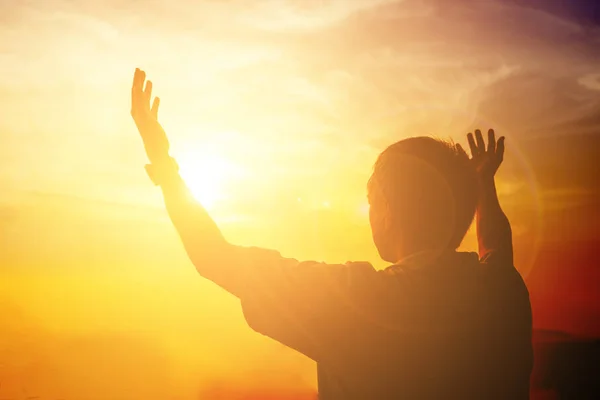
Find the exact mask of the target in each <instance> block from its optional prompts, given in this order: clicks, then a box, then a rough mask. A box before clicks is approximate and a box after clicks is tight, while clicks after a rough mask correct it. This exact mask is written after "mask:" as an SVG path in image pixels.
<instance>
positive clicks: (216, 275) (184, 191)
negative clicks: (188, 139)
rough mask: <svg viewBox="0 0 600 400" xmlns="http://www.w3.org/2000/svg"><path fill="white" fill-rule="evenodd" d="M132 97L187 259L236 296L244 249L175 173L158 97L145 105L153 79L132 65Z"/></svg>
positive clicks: (153, 175)
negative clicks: (226, 234)
mask: <svg viewBox="0 0 600 400" xmlns="http://www.w3.org/2000/svg"><path fill="white" fill-rule="evenodd" d="M131 95H132V104H131V115H132V117H133V119H134V121H135V124H136V126H137V128H138V131H139V133H140V135H141V137H142V140H143V142H144V147H145V149H146V154H147V156H148V159H149V161H150V164H148V165H147V166H146V170H147V172H148V175H149V176H150V178H151V179H152V181H153V182H154V183H155V184H156V185H158V186H160V188H161V190H162V193H163V197H164V201H165V205H166V208H167V212H168V214H169V217H170V219H171V221H172V222H173V225H174V226H175V229H176V230H177V232H178V234H179V236H180V238H181V241H182V242H183V245H184V248H185V250H186V252H187V254H188V256H189V258H190V260H191V261H192V263H193V264H194V266H195V267H196V269H197V270H198V272H199V273H200V274H201V275H202V276H204V277H205V278H207V279H210V280H212V281H213V282H215V283H216V284H218V285H220V286H221V287H223V288H224V289H226V290H228V291H229V292H231V293H233V294H235V295H239V293H240V290H241V289H240V285H241V284H242V282H241V279H239V278H238V277H239V276H240V275H241V274H236V273H235V271H234V270H235V269H236V267H238V268H240V269H241V268H242V267H243V265H241V264H242V263H243V262H245V257H244V253H245V250H246V249H245V248H243V247H238V246H233V245H231V244H229V243H228V242H227V241H226V240H225V238H224V237H223V235H222V233H221V231H220V229H219V228H218V226H217V224H216V223H215V221H214V220H213V219H212V218H211V217H210V215H209V214H208V213H207V212H206V210H205V209H204V207H202V205H200V203H198V202H197V201H195V199H194V198H193V197H192V195H191V193H190V191H189V190H188V188H187V186H186V184H185V182H184V181H183V179H182V178H181V176H180V175H179V171H178V167H177V164H176V162H175V160H174V159H173V158H171V157H170V156H169V141H168V140H167V136H166V134H165V131H164V130H163V128H162V126H161V125H160V123H159V122H158V119H157V117H158V107H159V104H160V100H159V99H158V98H156V99H154V102H153V103H152V107H150V100H151V97H152V82H151V81H147V82H146V74H145V73H144V71H141V70H139V69H136V71H135V74H134V79H133V86H132V91H131ZM206 173H210V172H209V171H207V172H206Z"/></svg>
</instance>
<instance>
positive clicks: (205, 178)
mask: <svg viewBox="0 0 600 400" xmlns="http://www.w3.org/2000/svg"><path fill="white" fill-rule="evenodd" d="M177 162H178V163H179V167H180V170H181V176H182V177H183V179H184V180H185V182H186V184H187V185H188V187H189V188H190V191H191V192H192V194H193V196H194V198H195V199H196V200H198V201H199V202H200V203H201V204H202V205H203V206H204V207H205V208H206V209H208V210H210V209H214V207H215V206H216V205H217V204H218V203H219V201H221V200H224V199H225V198H227V195H226V189H225V188H226V186H227V183H228V181H229V180H230V179H231V178H232V177H233V176H234V174H235V171H236V168H235V165H234V164H233V163H232V162H230V161H229V160H227V159H226V158H224V157H221V156H219V155H217V154H214V153H211V154H206V153H205V154H203V153H202V152H195V151H190V152H186V153H182V154H179V155H178V156H177Z"/></svg>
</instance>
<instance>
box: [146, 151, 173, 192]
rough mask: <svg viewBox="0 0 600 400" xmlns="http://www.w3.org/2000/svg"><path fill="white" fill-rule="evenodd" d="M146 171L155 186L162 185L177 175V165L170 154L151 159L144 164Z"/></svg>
mask: <svg viewBox="0 0 600 400" xmlns="http://www.w3.org/2000/svg"><path fill="white" fill-rule="evenodd" d="M146 173H147V174H148V177H149V178H150V180H151V181H152V183H154V185H156V186H163V185H165V184H167V183H168V182H170V181H173V179H175V178H177V177H179V165H178V164H177V162H176V161H175V159H174V158H173V157H171V156H167V157H162V158H160V159H155V160H153V161H152V162H151V163H150V164H147V165H146Z"/></svg>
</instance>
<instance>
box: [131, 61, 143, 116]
mask: <svg viewBox="0 0 600 400" xmlns="http://www.w3.org/2000/svg"><path fill="white" fill-rule="evenodd" d="M145 80H146V73H145V72H144V71H142V70H141V69H139V68H136V69H135V73H134V74H133V84H132V86H131V115H135V114H138V113H139V112H140V111H142V107H143V104H144V92H143V88H144V81H145Z"/></svg>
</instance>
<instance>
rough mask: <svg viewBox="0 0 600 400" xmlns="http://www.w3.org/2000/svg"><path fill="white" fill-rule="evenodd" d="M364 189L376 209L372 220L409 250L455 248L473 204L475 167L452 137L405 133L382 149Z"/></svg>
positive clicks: (460, 239) (474, 199)
mask: <svg viewBox="0 0 600 400" xmlns="http://www.w3.org/2000/svg"><path fill="white" fill-rule="evenodd" d="M367 191H368V197H369V203H370V204H371V207H372V208H373V211H374V212H377V213H379V214H380V219H379V222H377V223H383V224H385V225H386V227H387V229H389V230H388V231H386V234H387V235H390V234H392V235H397V237H393V238H391V239H392V240H399V241H401V243H402V244H403V245H404V246H407V247H408V248H410V249H412V250H413V251H423V250H430V249H440V248H445V249H448V248H451V249H452V250H455V249H456V248H458V247H459V246H460V243H461V242H462V240H463V238H464V236H465V235H466V233H467V231H468V229H469V227H470V226H471V223H472V222H473V217H474V215H475V210H476V207H477V193H478V191H477V179H476V173H475V169H474V168H473V167H472V165H471V163H470V162H469V158H468V156H467V155H466V154H465V152H464V151H460V150H458V149H457V148H456V146H455V145H454V143H453V142H447V141H443V140H439V139H434V138H431V137H413V138H408V139H404V140H401V141H399V142H397V143H394V144H392V145H391V146H389V147H388V148H387V149H385V150H384V151H383V152H382V153H381V154H380V155H379V157H378V158H377V161H376V162H375V165H374V167H373V174H372V175H371V178H370V179H369V182H368V185H367ZM372 223H373V222H372ZM372 228H373V229H375V228H381V227H372ZM388 240H389V239H388Z"/></svg>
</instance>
